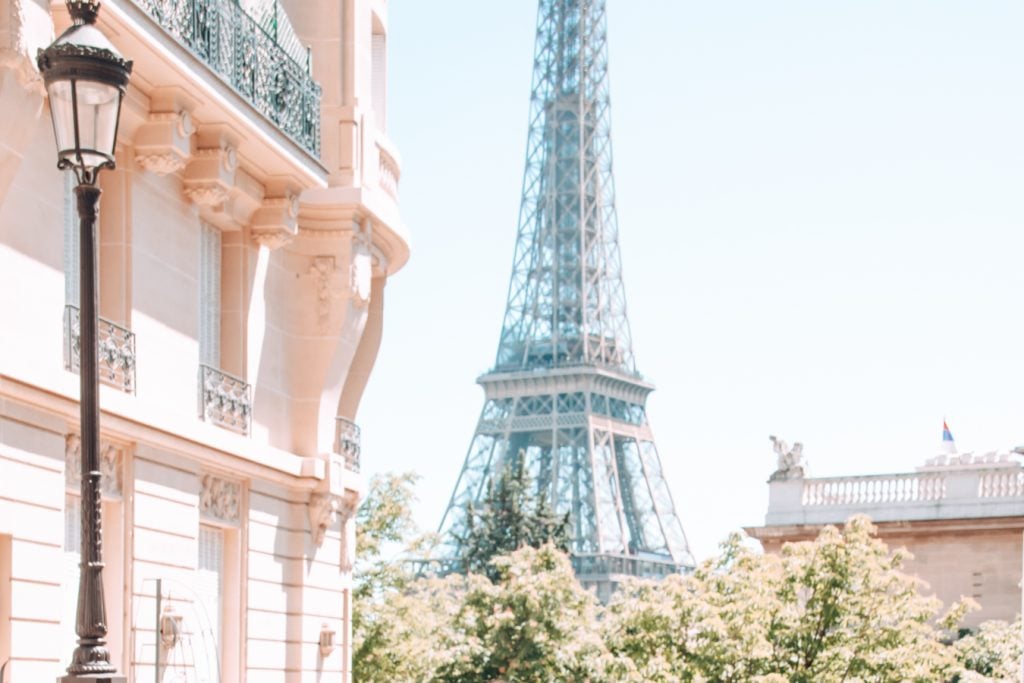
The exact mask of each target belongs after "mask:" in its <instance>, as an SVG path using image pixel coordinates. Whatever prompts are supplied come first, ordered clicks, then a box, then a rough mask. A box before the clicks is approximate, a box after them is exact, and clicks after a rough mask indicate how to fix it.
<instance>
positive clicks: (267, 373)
mask: <svg viewBox="0 0 1024 683" xmlns="http://www.w3.org/2000/svg"><path fill="white" fill-rule="evenodd" d="M68 23H69V17H68V14H67V11H66V10H65V8H64V6H63V3H61V2H53V3H52V4H51V3H50V2H46V1H44V0H0V56H2V59H0V112H3V125H2V126H0V666H3V665H4V664H5V663H8V664H7V672H6V676H7V677H8V678H7V679H5V680H12V681H39V680H54V679H55V678H56V677H57V676H58V675H60V674H61V673H63V671H64V668H65V667H66V666H67V663H68V659H69V658H70V655H71V653H72V650H73V649H74V641H75V634H74V620H75V599H76V595H77V581H78V571H77V569H78V568H77V563H78V552H79V546H80V544H81V538H80V530H79V526H78V520H79V517H78V515H79V511H78V506H79V498H78V485H79V476H80V475H79V474H78V462H79V443H78V440H79V437H78V434H79V425H78V405H77V397H78V394H79V390H78V377H77V375H76V371H77V367H78V354H79V350H78V338H77V335H78V332H77V330H78V287H77V271H78V262H77V259H78V244H77V234H78V233H77V223H76V215H75V210H74V203H73V201H72V196H73V195H72V194H71V190H72V183H71V181H70V179H68V178H65V177H63V174H62V173H61V172H60V171H58V170H57V169H56V155H55V148H54V143H53V131H52V128H51V124H50V120H49V115H48V114H47V112H46V107H47V102H46V98H45V92H44V90H43V88H42V83H41V81H40V79H39V75H38V72H37V71H36V67H35V62H34V60H35V54H36V50H37V49H38V48H41V47H44V46H46V45H47V44H49V43H50V42H51V41H52V40H53V38H54V36H55V35H56V34H58V33H59V32H60V31H62V30H63V29H64V28H65V27H66V26H67V25H68ZM99 27H100V28H101V30H102V31H103V32H104V33H105V34H106V35H107V36H109V37H110V39H111V40H112V41H113V42H114V43H115V44H116V46H117V48H118V50H120V52H121V53H122V54H124V55H125V56H126V57H128V58H129V59H132V60H133V61H134V70H133V75H132V81H131V86H130V88H129V92H128V95H127V97H126V100H125V105H124V109H123V113H122V118H121V127H120V130H119V133H118V146H117V154H116V157H117V168H116V170H113V171H109V170H108V171H104V172H103V173H102V174H101V180H100V183H101V187H102V190H103V197H102V203H101V213H100V225H99V264H100V316H101V323H100V364H101V365H100V371H101V378H102V381H103V386H101V389H100V400H101V409H102V417H101V428H102V441H101V459H102V469H103V475H104V480H103V487H102V488H103V499H104V500H103V529H104V538H103V540H104V545H103V551H104V559H105V562H106V570H105V576H104V585H105V591H106V601H107V615H108V619H109V622H110V624H109V642H110V647H111V650H112V655H113V661H114V663H115V664H116V665H117V667H118V669H119V671H120V672H121V673H122V674H123V675H126V676H128V678H129V680H130V681H135V680H138V681H153V680H158V681H159V680H166V681H171V680H174V681H195V682H197V683H198V682H201V681H224V682H225V683H227V682H235V681H249V682H250V683H256V682H259V681H332V680H333V681H348V680H350V662H351V627H350V615H351V595H350V590H351V571H352V564H353V556H354V552H355V548H354V539H355V535H354V534H355V529H354V521H353V511H354V509H355V507H356V506H357V504H358V502H359V501H360V499H361V496H362V495H363V493H364V490H365V481H364V479H363V477H362V476H361V475H360V473H359V469H360V468H359V465H360V458H361V453H360V439H359V427H358V424H357V422H356V417H357V414H356V413H357V410H358V407H359V403H360V400H361V398H362V394H363V390H364V388H365V386H366V383H367V381H368V379H369V376H370V373H371V371H372V368H373V366H374V362H375V360H376V354H377V349H378V347H379V344H380V339H381V333H382V325H383V311H384V309H383V296H384V288H385V283H386V281H387V278H388V277H389V276H390V275H392V274H393V273H395V272H396V271H397V270H399V269H400V268H401V267H402V266H403V265H404V264H405V262H406V260H407V259H408V256H409V246H408V236H407V233H406V230H405V227H404V225H403V222H402V219H401V216H400V214H399V209H398V199H397V197H398V182H399V177H400V165H399V164H400V162H399V157H398V154H397V151H396V150H395V148H394V146H393V144H392V143H391V141H390V139H389V138H388V135H387V129H386V106H387V64H386V60H387V0H280V1H278V2H275V1H274V0H241V1H239V0H203V1H202V2H200V1H199V0H106V1H105V2H103V6H102V10H101V13H100V20H99Z"/></svg>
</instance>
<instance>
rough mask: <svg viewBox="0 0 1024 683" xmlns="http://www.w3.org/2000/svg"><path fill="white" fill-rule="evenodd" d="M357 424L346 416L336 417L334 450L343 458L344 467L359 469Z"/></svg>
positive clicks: (358, 431)
mask: <svg viewBox="0 0 1024 683" xmlns="http://www.w3.org/2000/svg"><path fill="white" fill-rule="evenodd" d="M361 434H362V433H361V431H360V429H359V425H357V424H356V423H355V422H353V421H352V420H350V419H348V418H346V417H338V418H337V427H336V431H335V436H334V451H335V453H337V454H338V455H341V456H342V457H344V458H345V467H346V468H347V469H349V470H351V471H353V472H358V471H359V455H360V453H359V449H360V440H361V438H362V436H361Z"/></svg>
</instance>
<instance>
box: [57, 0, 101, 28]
mask: <svg viewBox="0 0 1024 683" xmlns="http://www.w3.org/2000/svg"><path fill="white" fill-rule="evenodd" d="M65 4H66V5H67V6H68V13H69V14H70V15H71V18H72V19H73V20H74V22H75V23H76V24H79V25H81V24H95V23H96V17H97V16H98V15H99V13H100V0H66V2H65Z"/></svg>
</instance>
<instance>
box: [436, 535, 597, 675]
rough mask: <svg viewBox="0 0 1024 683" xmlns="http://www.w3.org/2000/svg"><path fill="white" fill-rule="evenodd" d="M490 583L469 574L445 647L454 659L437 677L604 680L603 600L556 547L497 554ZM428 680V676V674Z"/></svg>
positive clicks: (448, 660) (524, 549)
mask: <svg viewBox="0 0 1024 683" xmlns="http://www.w3.org/2000/svg"><path fill="white" fill-rule="evenodd" d="M491 567H492V568H493V569H494V570H495V574H496V578H495V580H494V581H493V582H491V581H488V580H487V579H486V578H484V577H482V576H479V575H470V576H469V577H467V579H466V581H467V583H466V587H467V591H466V593H465V595H464V600H463V602H462V605H461V608H460V609H459V610H458V612H457V614H456V615H455V619H454V622H453V623H452V625H451V628H449V629H448V630H447V631H446V633H447V634H448V636H447V638H448V640H447V642H446V643H443V644H442V647H444V648H445V649H446V651H447V652H448V654H449V656H448V658H447V659H446V661H445V662H444V664H443V665H442V666H441V667H440V669H439V670H438V672H437V674H436V676H435V677H434V678H433V679H430V680H432V681H437V682H439V683H440V682H442V681H443V682H444V683H489V682H493V683H497V682H499V681H500V682H501V683H549V682H550V681H565V682H579V683H584V682H587V683H600V682H601V681H605V680H608V679H606V678H605V668H606V667H607V665H608V663H609V661H610V656H609V653H608V650H607V648H606V647H605V646H604V643H603V642H602V641H601V637H600V632H599V630H598V628H597V624H598V615H599V604H598V602H597V599H596V598H595V597H594V595H593V593H591V592H590V591H587V590H585V589H584V588H583V587H582V586H581V585H580V584H579V582H578V581H577V580H576V577H575V575H574V574H573V571H572V566H571V565H570V563H569V558H568V556H567V555H566V554H565V553H564V552H562V551H561V550H559V549H558V548H556V547H555V546H554V545H553V544H550V543H548V544H545V545H543V546H542V547H540V548H531V547H528V546H527V547H523V548H520V549H519V550H517V551H515V552H513V553H511V554H510V555H506V556H501V557H496V558H494V560H493V562H492V564H491ZM424 680H426V679H424Z"/></svg>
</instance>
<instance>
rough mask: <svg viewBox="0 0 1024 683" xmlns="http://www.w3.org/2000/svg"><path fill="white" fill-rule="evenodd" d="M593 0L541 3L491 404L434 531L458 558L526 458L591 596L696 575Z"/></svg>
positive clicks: (490, 379) (600, 0)
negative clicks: (639, 290)
mask: <svg viewBox="0 0 1024 683" xmlns="http://www.w3.org/2000/svg"><path fill="white" fill-rule="evenodd" d="M606 36H607V33H606V18H605V3H604V0H540V8H539V12H538V31H537V45H536V52H535V57H534V68H533V94H532V97H531V107H530V132H529V140H528V143H527V155H526V172H525V176H524V180H523V199H522V205H521V210H520V216H519V230H518V239H517V243H516V250H515V259H514V263H513V269H512V280H511V284H510V286H509V293H508V306H507V309H506V312H505V319H504V323H503V325H502V331H501V340H500V342H499V345H498V354H497V359H496V361H495V366H494V369H493V370H492V371H490V372H489V373H487V374H485V375H483V376H482V377H480V378H479V379H478V382H479V383H480V384H481V385H482V386H483V388H484V391H485V393H486V401H485V404H484V408H483V411H482V413H481V415H480V421H479V423H478V425H477V429H476V435H475V437H474V438H473V441H472V444H471V445H470V449H469V453H468V454H467V456H466V461H465V464H464V465H463V468H462V473H461V474H460V475H459V480H458V482H457V484H456V486H455V491H454V493H453V495H452V498H451V501H450V503H449V506H448V509H447V511H446V512H445V516H444V519H443V520H442V522H441V533H442V534H443V535H445V537H446V538H447V539H448V541H449V543H450V544H452V546H453V547H452V551H453V554H454V555H456V556H457V554H458V550H459V549H458V543H459V540H458V539H459V537H460V536H461V535H462V534H463V533H464V531H465V524H466V508H467V505H468V504H469V503H470V502H473V501H478V500H480V499H481V498H482V497H483V496H484V493H485V491H486V489H487V482H488V481H489V480H490V479H491V478H492V477H493V476H494V475H495V474H496V473H497V472H499V471H500V470H501V468H503V467H504V466H505V464H506V462H507V461H508V460H509V459H510V458H518V457H522V458H524V459H525V463H526V467H527V469H528V471H529V472H530V474H531V475H532V476H533V480H534V481H535V482H536V485H537V487H538V493H540V494H541V495H545V496H547V497H548V498H549V500H550V502H551V504H552V507H554V508H555V509H556V510H558V511H559V512H561V513H566V512H567V513H569V517H570V521H571V528H572V551H573V561H574V566H575V568H576V571H577V573H578V574H579V575H580V577H581V578H582V579H583V580H584V581H585V582H587V583H591V584H597V585H599V586H601V585H605V586H607V587H608V589H609V590H610V588H611V587H612V586H613V585H614V583H615V576H618V575H623V574H626V575H645V576H652V575H653V576H661V575H665V574H668V573H673V572H677V571H680V570H684V569H686V568H689V567H692V566H693V559H692V556H691V554H690V551H689V546H688V544H687V541H686V535H685V533H684V532H683V527H682V524H681V522H680V520H679V517H678V515H677V514H676V510H675V505H674V503H673V501H672V495H671V493H670V491H669V488H668V484H667V483H666V481H665V477H664V474H663V472H662V467H661V460H660V459H659V457H658V452H657V449H656V447H655V445H654V440H653V437H652V435H651V430H650V427H649V425H648V423H647V417H646V410H645V404H646V399H647V396H648V394H649V393H650V392H651V391H652V390H653V386H652V385H650V384H648V383H646V382H645V381H644V380H643V379H642V378H641V376H640V375H639V374H638V373H637V370H636V364H635V360H634V357H633V349H632V340H631V337H630V329H629V321H628V319H627V317H626V298H625V290H624V287H623V281H622V267H621V259H620V254H619V242H618V228H617V223H616V214H615V192H614V183H613V178H612V146H611V124H610V118H611V116H610V98H609V92H608V59H607V40H606Z"/></svg>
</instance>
